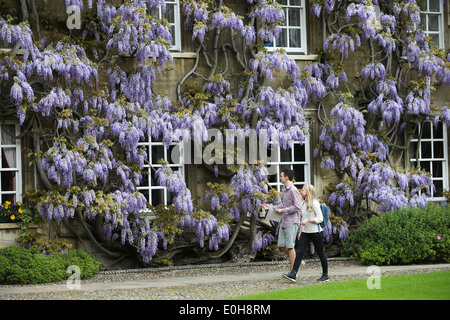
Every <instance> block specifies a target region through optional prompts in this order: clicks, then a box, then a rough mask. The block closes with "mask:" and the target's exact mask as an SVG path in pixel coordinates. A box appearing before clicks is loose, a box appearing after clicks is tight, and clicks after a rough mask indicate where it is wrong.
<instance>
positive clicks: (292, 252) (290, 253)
mask: <svg viewBox="0 0 450 320" xmlns="http://www.w3.org/2000/svg"><path fill="white" fill-rule="evenodd" d="M286 251H287V255H288V256H289V262H290V263H291V268H290V269H289V270H292V268H293V267H294V261H295V256H296V254H295V249H294V248H289V249H286Z"/></svg>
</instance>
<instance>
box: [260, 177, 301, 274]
mask: <svg viewBox="0 0 450 320" xmlns="http://www.w3.org/2000/svg"><path fill="white" fill-rule="evenodd" d="M293 180H294V171H293V170H291V169H283V170H281V174H280V181H281V183H282V184H283V185H284V187H283V203H282V204H279V205H276V206H273V207H272V206H270V205H268V204H266V203H264V204H262V207H263V209H265V210H268V209H271V208H272V209H274V210H275V212H276V213H279V214H282V216H281V220H280V225H279V230H278V247H280V249H281V250H282V251H283V252H285V253H286V254H287V255H288V257H289V261H290V263H291V270H292V267H293V265H294V261H295V255H296V254H295V249H294V247H295V238H296V236H297V232H298V228H299V225H300V213H301V207H302V197H301V195H300V192H299V191H298V189H297V188H296V187H295V186H294V184H293V183H292V181H293Z"/></svg>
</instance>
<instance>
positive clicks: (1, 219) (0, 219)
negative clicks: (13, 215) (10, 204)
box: [0, 216, 13, 223]
mask: <svg viewBox="0 0 450 320" xmlns="http://www.w3.org/2000/svg"><path fill="white" fill-rule="evenodd" d="M12 222H13V221H12V220H11V219H10V218H9V217H5V216H0V223H12Z"/></svg>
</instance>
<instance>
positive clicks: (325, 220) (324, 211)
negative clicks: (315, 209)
mask: <svg viewBox="0 0 450 320" xmlns="http://www.w3.org/2000/svg"><path fill="white" fill-rule="evenodd" d="M320 210H322V216H323V221H322V222H321V223H319V225H320V226H321V227H322V229H323V228H325V227H326V226H327V224H328V212H329V211H330V210H329V209H328V207H327V206H326V204H324V203H321V204H320Z"/></svg>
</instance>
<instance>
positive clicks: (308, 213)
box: [283, 184, 329, 282]
mask: <svg viewBox="0 0 450 320" xmlns="http://www.w3.org/2000/svg"><path fill="white" fill-rule="evenodd" d="M300 194H301V196H302V198H303V199H304V201H303V204H302V215H301V228H302V229H301V234H300V239H299V241H298V248H297V253H296V258H295V261H294V266H293V268H292V270H291V272H289V273H284V274H283V276H284V277H285V278H286V279H289V280H291V281H293V282H295V281H296V278H297V272H298V268H299V267H300V264H301V262H302V258H303V255H304V254H305V251H306V248H307V247H308V244H309V242H310V241H312V242H313V244H314V248H315V250H316V252H317V254H318V256H319V258H320V262H321V264H322V276H321V277H320V278H319V279H317V281H320V282H328V281H329V279H328V261H327V257H326V256H325V251H324V247H323V231H322V227H321V226H320V223H321V222H322V221H323V216H322V210H321V209H320V203H319V200H317V198H316V189H315V188H314V186H313V185H312V184H305V185H304V186H303V189H302V190H301V191H300Z"/></svg>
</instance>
